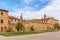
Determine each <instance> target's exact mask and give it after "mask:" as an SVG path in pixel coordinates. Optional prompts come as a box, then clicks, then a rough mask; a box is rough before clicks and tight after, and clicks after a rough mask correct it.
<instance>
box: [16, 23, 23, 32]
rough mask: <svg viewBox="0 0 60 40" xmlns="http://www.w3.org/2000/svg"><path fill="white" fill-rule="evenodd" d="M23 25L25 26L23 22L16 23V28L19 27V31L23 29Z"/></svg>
mask: <svg viewBox="0 0 60 40" xmlns="http://www.w3.org/2000/svg"><path fill="white" fill-rule="evenodd" d="M23 27H24V26H23V24H22V23H21V22H18V23H17V25H16V29H17V31H18V32H19V31H21V30H23Z"/></svg>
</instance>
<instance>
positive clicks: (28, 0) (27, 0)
mask: <svg viewBox="0 0 60 40" xmlns="http://www.w3.org/2000/svg"><path fill="white" fill-rule="evenodd" d="M24 1H25V2H26V3H27V4H29V3H30V2H31V1H33V0H24Z"/></svg>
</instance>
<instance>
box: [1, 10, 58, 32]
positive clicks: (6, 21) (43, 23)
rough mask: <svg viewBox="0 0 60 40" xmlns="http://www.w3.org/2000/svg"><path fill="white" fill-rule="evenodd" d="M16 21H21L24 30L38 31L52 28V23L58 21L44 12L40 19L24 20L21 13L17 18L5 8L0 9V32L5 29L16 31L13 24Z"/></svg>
mask: <svg viewBox="0 0 60 40" xmlns="http://www.w3.org/2000/svg"><path fill="white" fill-rule="evenodd" d="M17 22H21V23H23V25H24V27H25V30H24V31H31V28H33V29H34V31H40V30H47V29H53V28H54V25H55V24H56V23H58V22H59V21H58V20H56V19H54V18H52V17H50V18H47V16H46V14H44V18H42V19H32V20H24V19H23V16H22V15H21V16H20V19H18V18H15V17H14V16H9V15H8V11H7V10H2V9H0V32H5V31H6V30H11V31H16V29H15V26H16V24H17Z"/></svg>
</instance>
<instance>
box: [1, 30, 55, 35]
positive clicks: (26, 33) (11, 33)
mask: <svg viewBox="0 0 60 40" xmlns="http://www.w3.org/2000/svg"><path fill="white" fill-rule="evenodd" d="M45 32H54V31H53V30H43V31H40V32H7V33H3V34H0V35H3V36H18V35H28V34H38V33H45Z"/></svg>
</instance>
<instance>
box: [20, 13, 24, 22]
mask: <svg viewBox="0 0 60 40" xmlns="http://www.w3.org/2000/svg"><path fill="white" fill-rule="evenodd" d="M20 22H23V16H22V13H21V16H20Z"/></svg>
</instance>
